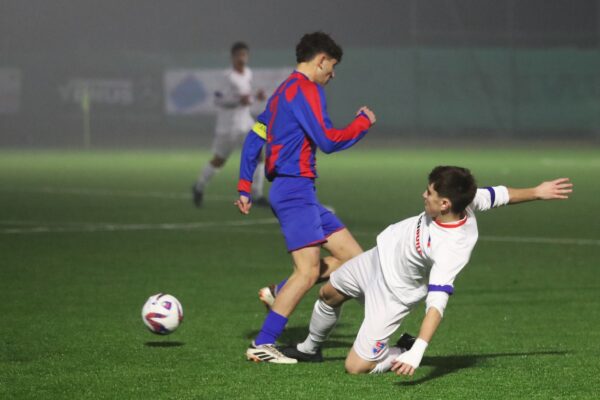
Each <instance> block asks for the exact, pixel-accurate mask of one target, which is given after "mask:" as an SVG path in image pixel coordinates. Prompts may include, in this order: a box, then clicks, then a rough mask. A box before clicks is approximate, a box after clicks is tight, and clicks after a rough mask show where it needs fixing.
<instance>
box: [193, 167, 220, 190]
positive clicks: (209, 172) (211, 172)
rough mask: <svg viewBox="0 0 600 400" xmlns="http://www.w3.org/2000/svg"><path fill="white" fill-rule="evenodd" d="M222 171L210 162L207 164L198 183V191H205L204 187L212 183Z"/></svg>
mask: <svg viewBox="0 0 600 400" xmlns="http://www.w3.org/2000/svg"><path fill="white" fill-rule="evenodd" d="M220 170H221V168H215V167H213V165H212V164H211V163H210V162H207V163H206V165H205V166H204V168H203V169H202V172H201V173H200V176H198V181H197V182H196V189H197V190H199V191H200V192H202V191H204V187H205V186H206V185H207V184H208V182H210V180H211V179H212V178H213V177H214V176H215V175H216V174H217V173H218V172H219V171H220Z"/></svg>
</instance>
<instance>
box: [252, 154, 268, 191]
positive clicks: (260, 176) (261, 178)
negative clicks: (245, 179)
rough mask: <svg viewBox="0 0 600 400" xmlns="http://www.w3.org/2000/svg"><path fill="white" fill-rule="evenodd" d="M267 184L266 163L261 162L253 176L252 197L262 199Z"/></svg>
mask: <svg viewBox="0 0 600 400" xmlns="http://www.w3.org/2000/svg"><path fill="white" fill-rule="evenodd" d="M264 186H265V163H264V161H263V162H259V163H258V165H257V166H256V169H255V170H254V176H253V177H252V198H253V199H260V198H261V197H263V188H264Z"/></svg>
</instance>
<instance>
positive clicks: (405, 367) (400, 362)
mask: <svg viewBox="0 0 600 400" xmlns="http://www.w3.org/2000/svg"><path fill="white" fill-rule="evenodd" d="M441 322H442V314H441V313H440V312H439V311H438V310H437V308H435V307H430V308H429V309H428V310H427V314H425V318H424V319H423V322H422V323H421V330H420V331H419V337H418V338H417V340H416V341H415V343H414V344H413V346H412V347H411V349H410V350H409V351H407V352H404V353H402V354H400V355H399V356H398V358H397V359H396V361H394V362H393V363H392V371H394V372H395V373H396V375H407V376H412V375H413V374H414V373H415V370H416V369H417V368H418V367H419V365H420V364H421V360H422V359H423V355H424V354H425V349H427V345H428V344H429V342H430V341H431V338H432V337H433V334H434V333H435V331H436V330H437V329H438V327H439V326H440V323H441Z"/></svg>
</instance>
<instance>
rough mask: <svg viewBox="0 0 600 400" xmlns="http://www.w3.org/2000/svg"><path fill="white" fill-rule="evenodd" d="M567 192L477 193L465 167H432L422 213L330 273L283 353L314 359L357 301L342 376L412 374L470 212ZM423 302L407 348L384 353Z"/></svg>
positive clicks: (457, 263) (498, 189) (567, 187)
mask: <svg viewBox="0 0 600 400" xmlns="http://www.w3.org/2000/svg"><path fill="white" fill-rule="evenodd" d="M572 187H573V185H572V184H571V183H570V181H569V179H568V178H562V179H556V180H553V181H550V182H543V183H541V184H540V185H538V186H536V187H533V188H529V189H513V188H507V187H505V186H495V187H487V188H482V189H478V188H477V186H476V183H475V179H474V178H473V176H472V175H471V173H470V172H469V170H467V169H464V168H460V167H448V166H439V167H436V168H434V169H433V170H432V171H431V173H430V174H429V184H428V186H427V190H426V191H425V192H424V193H423V199H424V202H425V211H424V212H422V213H421V214H419V215H417V216H415V217H412V218H407V219H405V220H403V221H401V222H398V223H396V224H393V225H390V226H389V227H388V228H387V229H385V230H384V231H383V232H381V233H380V234H379V236H378V237H377V246H376V247H374V248H372V249H371V250H369V251H367V252H365V253H363V254H361V255H359V256H357V257H355V258H353V259H351V260H350V261H348V262H346V263H345V264H344V265H342V266H341V267H340V268H339V269H338V270H336V271H335V272H333V273H332V274H331V277H330V280H329V282H328V283H327V284H325V285H324V286H323V287H322V288H321V290H320V293H319V295H320V296H319V297H320V298H319V300H317V302H316V303H315V305H314V308H313V314H312V317H311V320H310V327H309V335H308V337H307V338H306V340H305V341H304V342H302V343H299V344H298V345H296V346H292V347H288V348H285V349H283V350H282V352H283V353H284V354H285V355H286V356H288V357H290V358H296V359H297V360H298V361H321V360H322V355H321V350H320V348H321V344H322V343H323V342H324V341H325V340H326V339H327V337H328V336H329V333H330V332H331V331H332V330H333V328H334V326H335V324H336V322H337V320H338V318H339V316H340V310H341V305H342V304H343V303H344V302H345V301H347V300H348V299H350V298H356V299H359V301H361V302H364V307H365V317H364V320H363V323H362V325H361V327H360V330H359V332H358V335H357V336H356V340H355V342H354V346H353V347H352V349H351V350H350V352H349V354H348V356H347V358H346V371H348V372H349V373H352V374H360V373H380V372H386V371H389V370H390V369H392V370H394V371H395V372H396V373H397V374H398V375H413V373H414V371H415V369H416V368H418V367H419V364H420V363H421V359H422V357H423V354H424V353H425V349H426V348H427V345H428V344H429V342H430V341H431V338H432V337H433V334H434V332H435V331H436V330H437V328H438V326H439V324H440V322H441V320H442V316H443V315H444V309H445V308H446V304H447V303H448V298H449V296H450V295H451V294H452V293H453V292H454V280H455V279H456V276H457V275H458V274H459V272H460V271H461V270H462V269H463V268H464V267H465V265H466V264H467V263H468V261H469V258H470V257H471V252H472V251H473V248H474V247H475V243H476V242H477V236H478V232H477V220H476V218H475V212H476V211H486V210H489V209H491V208H495V207H500V206H503V205H506V204H516V203H522V202H525V201H531V200H552V199H567V198H568V195H569V193H571V192H572ZM423 299H425V303H426V313H425V318H424V319H423V322H422V324H421V329H420V332H419V336H418V338H416V340H414V342H413V341H411V340H410V338H409V340H408V342H406V341H405V342H404V343H409V344H408V345H402V344H400V341H402V340H403V338H401V339H400V341H399V343H398V344H397V346H396V347H390V346H389V345H388V340H389V338H390V337H391V336H392V334H393V333H394V332H395V331H396V330H397V329H398V327H399V326H400V324H401V322H402V320H403V319H404V318H405V317H406V316H407V315H408V313H409V312H410V311H411V310H412V309H413V308H414V307H415V305H417V303H419V302H420V301H422V300H423ZM405 339H406V338H405ZM413 339H414V338H413ZM403 347H404V348H403ZM407 348H410V350H408V351H407Z"/></svg>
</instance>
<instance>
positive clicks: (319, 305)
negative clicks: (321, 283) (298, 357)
mask: <svg viewBox="0 0 600 400" xmlns="http://www.w3.org/2000/svg"><path fill="white" fill-rule="evenodd" d="M341 312H342V308H341V307H338V308H333V307H331V306H328V305H327V304H325V302H323V301H322V300H317V301H316V302H315V306H314V308H313V312H312V316H311V317H310V326H309V328H308V332H309V333H308V336H307V337H306V340H305V341H304V342H302V343H298V345H297V346H296V348H297V349H298V350H300V351H301V352H303V353H307V354H315V353H316V352H317V351H318V350H319V347H321V344H322V343H323V342H324V341H325V340H327V337H328V336H329V334H330V333H331V331H332V330H333V328H334V327H335V324H336V323H337V321H338V319H339V318H340V314H341Z"/></svg>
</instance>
